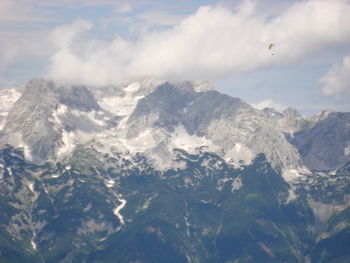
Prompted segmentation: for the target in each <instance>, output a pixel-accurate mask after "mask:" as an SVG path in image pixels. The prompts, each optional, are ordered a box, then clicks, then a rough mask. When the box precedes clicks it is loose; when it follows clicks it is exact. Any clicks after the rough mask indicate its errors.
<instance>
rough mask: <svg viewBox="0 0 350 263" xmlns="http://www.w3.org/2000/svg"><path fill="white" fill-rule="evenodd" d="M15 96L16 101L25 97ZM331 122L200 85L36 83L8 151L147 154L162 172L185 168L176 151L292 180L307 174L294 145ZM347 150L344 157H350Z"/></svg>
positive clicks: (14, 116) (6, 138)
mask: <svg viewBox="0 0 350 263" xmlns="http://www.w3.org/2000/svg"><path fill="white" fill-rule="evenodd" d="M11 92H12V93H8V94H10V95H11V94H12V95H11V96H8V97H9V98H15V97H16V96H17V97H18V95H17V93H15V92H14V91H11ZM8 100H9V99H8ZM12 101H15V99H13V100H12ZM12 104H13V103H12ZM6 105H7V106H6V107H4V106H2V108H1V109H2V112H5V114H4V116H6V114H7V112H8V111H9V110H10V108H11V103H8V104H6ZM325 115H327V114H326V113H323V114H320V116H315V117H313V118H304V117H302V116H301V115H300V114H299V113H298V112H297V111H296V110H293V109H290V108H289V109H286V110H284V111H283V112H277V111H275V110H273V109H264V110H257V109H255V108H254V107H252V106H251V105H249V104H247V103H245V102H244V101H242V100H241V99H239V98H233V97H230V96H227V95H224V94H221V93H219V92H217V91H216V90H214V89H213V87H212V85H211V84H210V83H207V82H199V81H196V82H166V81H160V80H153V79H150V78H146V79H142V80H137V81H134V82H131V83H126V84H123V85H119V86H109V87H104V88H94V87H88V88H87V87H85V86H59V85H57V84H55V83H53V82H51V81H46V80H42V79H34V80H32V81H30V82H29V83H28V84H27V86H26V88H25V90H24V93H23V96H22V97H21V98H20V99H19V100H18V101H17V103H16V104H14V106H13V107H12V108H11V111H10V112H9V113H8V116H7V122H6V124H5V125H4V128H3V130H2V135H1V138H0V144H1V145H5V144H11V145H13V146H15V147H22V148H23V150H24V152H25V155H26V158H27V159H29V160H31V161H33V162H36V163H43V162H46V161H50V160H64V159H65V158H67V157H69V156H70V155H71V154H73V153H74V151H75V149H76V147H77V146H78V145H83V146H84V147H90V148H92V149H94V151H97V152H100V153H107V154H108V153H115V152H118V153H120V154H123V156H124V157H125V158H132V157H133V156H136V155H140V154H141V155H143V156H145V157H146V158H147V159H148V160H149V161H150V162H151V163H153V165H154V167H156V168H158V169H162V170H163V169H167V168H169V167H174V166H178V165H179V164H178V163H176V162H175V161H174V160H175V159H176V154H175V153H174V150H175V149H182V150H185V151H186V152H188V153H198V152H201V151H208V152H213V153H215V154H217V155H219V156H220V157H221V158H223V159H224V160H225V161H226V162H227V163H229V164H232V165H234V166H241V165H246V164H249V163H250V162H251V160H253V159H254V158H255V157H256V156H257V154H259V153H264V154H265V155H266V158H267V159H268V161H269V162H270V163H271V164H272V165H273V166H274V167H275V168H280V169H281V170H284V171H286V172H285V174H286V179H288V180H292V179H293V178H294V177H298V176H299V174H300V173H298V171H299V172H300V168H301V167H302V166H303V164H302V161H301V158H300V156H299V152H298V150H297V148H295V146H294V145H296V146H297V147H298V149H299V150H300V147H299V146H300V145H303V143H302V141H303V139H302V138H304V137H305V136H306V135H304V137H300V136H301V135H300V134H302V131H307V130H310V129H311V128H312V127H314V126H315V125H316V124H317V123H320V122H322V121H323V122H324V121H327V118H328V117H327V116H328V115H329V114H328V115H327V116H325ZM333 126H336V125H335V124H333ZM315 127H316V126H315ZM344 127H345V126H344ZM345 128H346V127H345ZM345 128H344V129H345ZM295 136H298V138H301V139H298V138H294V137H295ZM344 136H345V135H344ZM344 136H343V137H344ZM306 137H307V136H306ZM306 137H305V138H306ZM345 137H346V136H345ZM307 138H308V137H307ZM291 142H293V144H294V145H293V144H292V143H291ZM343 146H344V147H343V148H344V149H343V152H344V154H345V153H346V154H347V153H348V152H350V151H347V149H348V148H346V147H347V146H346V145H345V144H344V145H343ZM349 148H350V147H349ZM312 154H314V155H316V153H312ZM303 156H305V155H303ZM307 158H310V156H307ZM304 162H305V159H304ZM305 163H306V164H308V162H305Z"/></svg>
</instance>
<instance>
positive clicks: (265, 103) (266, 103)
mask: <svg viewBox="0 0 350 263" xmlns="http://www.w3.org/2000/svg"><path fill="white" fill-rule="evenodd" d="M251 105H252V106H253V107H254V108H257V109H258V110H263V109H265V108H273V109H275V110H277V111H283V110H284V109H285V108H287V107H286V106H285V105H283V104H282V103H279V102H276V101H274V100H272V99H267V100H263V101H261V102H259V103H256V104H255V103H252V104H251Z"/></svg>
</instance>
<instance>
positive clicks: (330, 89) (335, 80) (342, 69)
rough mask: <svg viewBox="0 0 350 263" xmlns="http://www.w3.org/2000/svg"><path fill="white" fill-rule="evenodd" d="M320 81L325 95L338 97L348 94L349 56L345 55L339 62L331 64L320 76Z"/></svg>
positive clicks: (349, 85) (349, 86)
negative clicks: (326, 71) (327, 70)
mask: <svg viewBox="0 0 350 263" xmlns="http://www.w3.org/2000/svg"><path fill="white" fill-rule="evenodd" d="M321 83H322V84H323V92H324V94H326V95H329V96H335V97H339V96H341V95H344V94H350V56H347V57H345V58H344V59H343V61H342V63H341V64H339V65H335V66H333V67H332V68H331V70H330V71H329V72H328V73H327V74H326V75H325V76H324V77H322V78H321Z"/></svg>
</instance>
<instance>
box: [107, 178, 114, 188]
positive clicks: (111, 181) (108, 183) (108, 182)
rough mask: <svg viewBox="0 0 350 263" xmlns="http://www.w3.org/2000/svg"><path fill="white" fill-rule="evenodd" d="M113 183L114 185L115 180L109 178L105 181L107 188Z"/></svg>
mask: <svg viewBox="0 0 350 263" xmlns="http://www.w3.org/2000/svg"><path fill="white" fill-rule="evenodd" d="M114 185H115V181H114V180H112V179H110V180H108V181H107V182H106V186H107V187H108V188H111V187H113V186H114Z"/></svg>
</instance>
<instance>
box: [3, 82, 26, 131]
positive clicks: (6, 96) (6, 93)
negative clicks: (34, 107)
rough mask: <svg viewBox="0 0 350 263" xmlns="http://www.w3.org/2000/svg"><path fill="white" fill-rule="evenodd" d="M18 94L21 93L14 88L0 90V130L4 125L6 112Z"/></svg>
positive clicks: (17, 97) (18, 96)
mask: <svg viewBox="0 0 350 263" xmlns="http://www.w3.org/2000/svg"><path fill="white" fill-rule="evenodd" d="M20 96H21V93H20V92H19V91H18V90H16V89H4V90H0V131H1V130H2V128H3V127H4V125H5V120H6V116H7V114H8V113H9V111H10V110H11V108H12V107H13V105H14V104H15V102H16V101H17V100H18V99H19V98H20Z"/></svg>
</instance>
